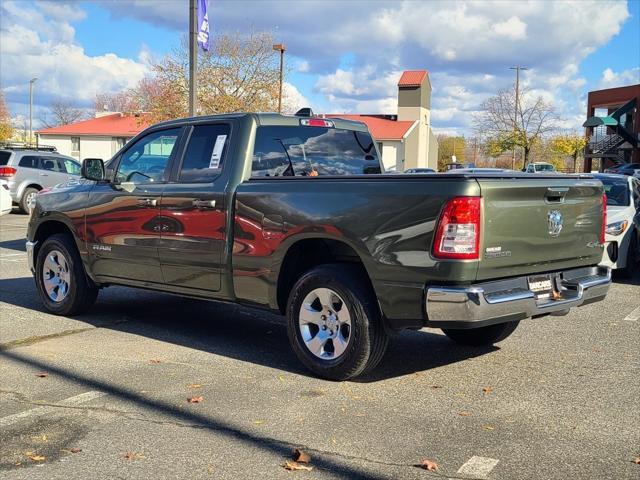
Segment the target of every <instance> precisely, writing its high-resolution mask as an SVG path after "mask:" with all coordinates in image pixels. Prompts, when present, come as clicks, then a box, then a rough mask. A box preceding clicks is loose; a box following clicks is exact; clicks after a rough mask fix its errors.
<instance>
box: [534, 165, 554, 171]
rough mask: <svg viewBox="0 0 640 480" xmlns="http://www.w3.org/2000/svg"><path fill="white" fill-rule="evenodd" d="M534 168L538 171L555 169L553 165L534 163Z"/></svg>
mask: <svg viewBox="0 0 640 480" xmlns="http://www.w3.org/2000/svg"><path fill="white" fill-rule="evenodd" d="M535 168H536V170H537V171H538V172H553V171H554V170H555V169H554V168H553V165H536V167H535Z"/></svg>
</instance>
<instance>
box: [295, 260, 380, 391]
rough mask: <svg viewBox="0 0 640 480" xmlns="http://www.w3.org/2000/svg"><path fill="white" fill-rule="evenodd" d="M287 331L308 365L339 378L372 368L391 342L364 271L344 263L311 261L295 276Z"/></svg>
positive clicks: (323, 376)
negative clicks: (315, 263) (314, 264)
mask: <svg viewBox="0 0 640 480" xmlns="http://www.w3.org/2000/svg"><path fill="white" fill-rule="evenodd" d="M327 292H329V293H327ZM327 298H329V299H330V300H328V301H327ZM322 299H324V300H325V301H324V302H323V300H322ZM303 308H304V311H303V310H302V309H303ZM305 312H306V313H305ZM323 313H326V315H325V316H324V317H323ZM323 318H324V320H323ZM305 320H307V321H306V322H305ZM314 322H317V323H314ZM323 327H324V328H323ZM287 332H288V335H289V342H290V343H291V346H292V348H293V351H294V352H295V354H296V355H297V356H298V358H299V359H300V361H301V362H302V363H303V364H304V365H305V366H306V367H307V368H308V369H309V370H311V371H312V372H313V373H315V374H316V375H318V376H319V377H322V378H326V379H329V380H338V381H340V380H347V379H349V378H353V377H356V376H358V375H361V374H363V373H365V372H369V371H371V370H373V369H374V368H375V367H376V366H377V365H378V363H380V360H381V359H382V357H383V355H384V352H385V350H386V349H387V344H388V342H389V337H388V335H387V333H386V331H385V329H384V325H383V323H382V315H381V314H380V308H379V307H378V302H377V298H376V296H375V294H374V292H373V291H372V289H371V287H370V285H369V281H368V278H367V277H366V274H365V273H364V272H362V270H361V269H360V268H358V267H357V266H353V265H346V264H328V265H321V266H319V267H315V268H313V269H312V270H309V271H308V272H307V273H305V274H304V275H303V276H302V277H301V278H300V279H299V280H298V281H297V282H296V284H295V285H294V287H293V289H292V290H291V293H290V295H289V301H288V303H287ZM315 347H319V348H315ZM312 348H314V349H313V350H312ZM314 351H315V353H314Z"/></svg>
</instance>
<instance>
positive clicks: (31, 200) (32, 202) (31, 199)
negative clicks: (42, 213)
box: [25, 192, 38, 212]
mask: <svg viewBox="0 0 640 480" xmlns="http://www.w3.org/2000/svg"><path fill="white" fill-rule="evenodd" d="M37 195H38V192H31V193H29V194H28V195H27V199H26V201H25V205H26V206H27V208H28V209H29V212H31V211H32V210H33V209H34V208H35V207H36V196H37Z"/></svg>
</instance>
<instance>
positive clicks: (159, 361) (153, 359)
mask: <svg viewBox="0 0 640 480" xmlns="http://www.w3.org/2000/svg"><path fill="white" fill-rule="evenodd" d="M149 363H153V364H156V365H157V364H158V363H162V360H160V359H157V358H152V359H151V360H149Z"/></svg>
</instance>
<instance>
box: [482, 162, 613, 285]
mask: <svg viewBox="0 0 640 480" xmlns="http://www.w3.org/2000/svg"><path fill="white" fill-rule="evenodd" d="M477 181H478V183H479V184H480V190H481V195H482V197H483V204H484V206H483V213H482V222H483V228H482V243H481V261H480V263H479V267H478V275H477V278H478V280H484V279H491V278H501V277H512V276H521V275H528V274H533V273H541V272H551V271H556V270H562V269H564V268H575V267H579V266H587V265H596V264H597V263H599V262H600V259H601V258H602V247H601V246H600V229H601V225H602V193H603V189H602V184H601V183H600V182H599V181H598V180H594V179H584V178H582V179H581V178H577V177H569V176H567V177H563V176H562V175H558V176H555V175H554V176H548V177H545V178H540V177H535V178H523V177H520V178H518V181H517V182H515V181H514V180H513V179H509V180H506V179H497V178H477ZM558 230H559V231H558Z"/></svg>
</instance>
